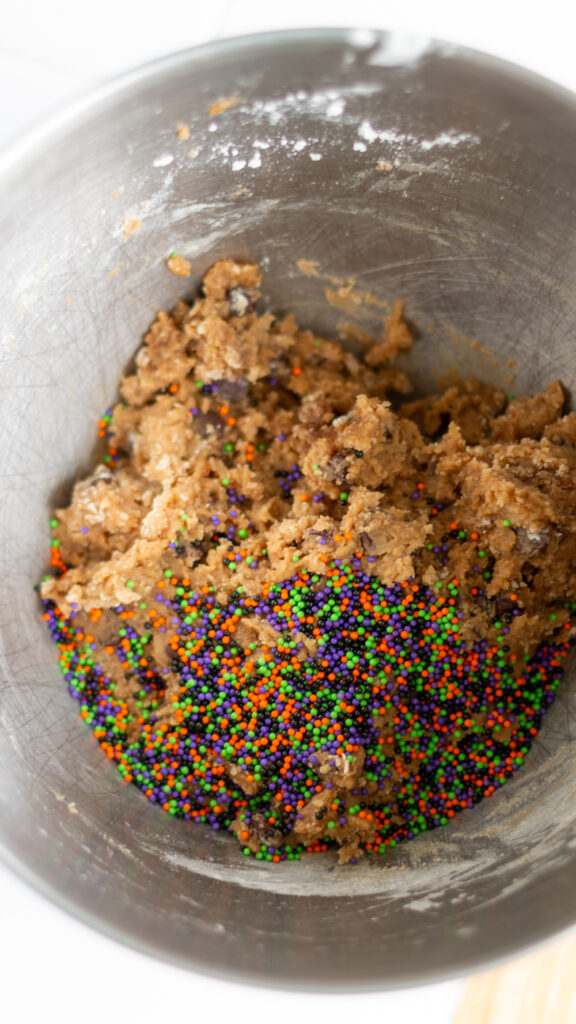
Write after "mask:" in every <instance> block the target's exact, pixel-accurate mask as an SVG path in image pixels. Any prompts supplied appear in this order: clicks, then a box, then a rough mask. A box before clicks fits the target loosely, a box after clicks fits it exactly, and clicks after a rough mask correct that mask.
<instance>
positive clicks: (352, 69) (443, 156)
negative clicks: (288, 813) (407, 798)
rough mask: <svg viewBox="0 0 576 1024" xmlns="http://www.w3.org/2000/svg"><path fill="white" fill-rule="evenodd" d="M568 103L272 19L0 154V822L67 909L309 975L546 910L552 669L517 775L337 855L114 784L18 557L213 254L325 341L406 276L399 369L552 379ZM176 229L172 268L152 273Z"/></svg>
mask: <svg viewBox="0 0 576 1024" xmlns="http://www.w3.org/2000/svg"><path fill="white" fill-rule="evenodd" d="M575 122H576V101H575V100H574V98H573V97H572V96H571V95H569V94H567V93H565V92H563V91H562V90H560V89H558V88H556V87H554V86H553V85H551V84H550V83H547V82H545V81H543V80H541V79H539V78H537V77H535V76H532V75H530V74H528V73H526V72H523V71H521V70H519V69H517V68H514V67H511V66H508V65H505V64H502V63H501V62H498V61H495V60H492V59H490V58H488V57H485V56H482V55H479V54H476V53H473V52H471V51H466V50H461V49H458V48H454V47H449V46H447V45H445V44H442V43H437V42H433V41H426V40H414V39H409V40H406V39H403V38H400V37H398V36H395V35H387V34H377V33H358V32H354V31H349V32H348V31H325V32H324V31H323V32H296V33H284V34H280V35H272V36H257V37H252V38H246V39H239V40H231V41H225V42H221V43H217V44H213V45H209V46H207V47H202V48H199V49H196V50H192V51H189V52H187V53H183V54H180V55H176V56H175V57H171V58H168V59H166V60H163V61H160V62H159V63H157V64H155V65H153V66H151V67H150V68H146V69H144V70H143V71H138V72H135V73H133V74H131V75H129V76H127V77H125V78H124V79H122V80H120V81H119V82H117V83H114V84H113V85H111V86H110V87H107V88H105V89H103V90H101V91H100V92H99V93H97V94H95V95H94V96H93V97H92V98H90V99H89V100H88V101H86V102H84V103H82V104H80V105H77V106H76V107H75V108H74V109H73V110H71V111H70V112H69V113H68V114H67V115H66V117H63V118H61V119H59V120H57V121H54V122H52V124H51V125H49V126H48V127H47V128H46V129H41V130H39V131H38V132H37V134H36V136H35V137H32V138H31V139H30V140H28V141H27V142H26V143H25V144H23V145H21V146H20V148H19V149H18V150H17V151H15V152H13V153H12V155H11V156H10V157H8V158H6V159H5V160H4V162H3V164H2V166H1V168H0V186H1V191H0V222H1V226H2V230H1V232H0V239H1V243H0V244H1V246H2V249H3V266H4V274H3V278H2V282H3V283H2V308H3V318H2V335H1V347H0V356H1V361H0V387H1V394H2V404H1V411H2V417H3V425H4V443H3V445H2V450H1V453H0V459H1V466H2V469H1V473H2V480H3V483H4V489H3V499H2V504H1V511H0V515H1V517H2V531H1V538H2V573H1V581H2V605H1V609H2V610H1V613H0V614H1V622H2V647H1V652H2V687H1V691H0V721H1V731H0V775H1V779H2V786H1V787H0V794H1V795H0V838H1V842H2V850H3V855H4V858H5V860H6V861H7V862H8V863H10V864H11V865H13V866H14V867H15V868H16V870H18V871H19V872H20V873H21V874H22V875H23V876H24V877H26V878H28V879H29V880H30V881H31V882H32V883H33V884H34V885H35V886H37V887H38V888H39V889H40V890H41V891H43V892H44V893H45V894H47V895H48V896H50V898H52V899H53V900H55V901H56V902H57V903H59V904H60V905H62V906H64V907H66V908H67V909H68V910H70V911H71V912H73V913H75V914H76V915H78V916H79V917H81V918H82V919H83V920H85V921H87V922H88V923H90V924H92V925H93V926H95V927H97V928H99V929H101V930H102V931H104V932H106V933H107V934H109V935H111V936H114V937H116V938H118V939H120V940H122V941H124V942H126V943H128V944H130V945H133V946H135V947H137V948H139V949H141V950H143V951H145V952H147V953H150V954H152V955H155V956H158V957H161V958H163V959H166V960H169V961H172V962H174V963H177V964H180V965H182V966H189V967H192V968H196V969H200V970H203V971H206V972H209V973H213V974H217V975H220V976H226V977H230V978H239V979H244V980H247V981H253V982H258V983H263V984H276V985H284V986H299V987H315V988H323V989H354V988H385V987H393V986H399V985H406V984H413V983H417V982H423V981H427V980H433V979H439V978H443V977H447V976H450V975H453V974H456V973H459V972H462V971H465V970H468V969H470V968H472V967H476V966H479V965H481V964H483V963H487V962H490V961H492V960H495V959H499V958H502V957H505V956H507V955H510V954H512V953H514V952H515V951H518V950H520V949H521V948H523V947H524V946H526V945H528V944H532V943H535V942H538V941H541V940H543V939H545V938H546V937H548V936H550V935H552V934H553V933H555V932H557V931H559V930H561V929H562V928H565V927H568V926H569V925H571V924H572V923H573V922H574V919H575V918H576V896H575V895H574V891H573V885H572V884H571V880H572V874H573V868H574V862H575V860H576V830H575V827H574V826H575V823H576V810H575V809H574V808H575V806H576V801H575V800H574V790H575V788H576V765H575V763H574V757H573V742H574V738H575V737H574V732H575V727H574V724H573V721H574V716H573V701H574V696H573V692H572V687H571V685H570V672H569V671H568V672H567V681H566V683H565V685H564V686H563V687H562V689H561V691H560V693H559V694H558V697H557V699H556V702H555V704H554V706H553V708H552V710H551V711H550V712H549V714H548V715H547V717H546V720H545V723H544V725H543V728H542V732H541V735H540V736H539V737H538V739H537V740H536V742H535V743H534V746H533V748H532V750H531V752H530V754H529V756H528V758H527V760H526V763H525V765H524V766H523V767H522V769H521V771H520V772H519V773H518V774H517V775H516V776H515V777H514V778H513V779H511V780H510V781H508V783H507V785H506V786H505V787H504V788H503V789H502V790H501V791H500V792H498V793H497V794H496V795H495V796H493V797H491V799H489V800H485V801H483V802H482V803H481V804H480V805H479V806H477V807H475V808H474V809H473V810H471V811H464V812H463V813H462V814H460V815H457V816H456V817H455V818H454V820H453V821H452V822H451V823H450V825H449V826H448V827H447V828H444V829H436V830H434V831H433V832H428V833H426V834H424V835H422V836H419V837H417V838H416V839H414V840H413V841H410V842H408V843H403V844H401V845H399V846H398V847H397V848H395V849H389V850H388V852H387V853H386V856H381V857H377V858H376V857H365V858H363V860H361V861H360V862H359V863H358V864H356V865H354V866H350V867H344V868H343V867H339V866H338V865H337V864H336V861H335V858H334V857H333V856H331V855H328V854H326V855H317V856H314V857H308V858H304V859H302V860H300V861H297V862H290V861H288V862H282V863H279V864H274V863H264V862H261V861H255V860H253V859H252V858H247V857H243V855H242V852H241V850H240V848H239V847H238V845H237V844H236V842H235V841H234V839H233V838H232V837H230V836H229V835H226V834H223V833H222V832H214V831H212V830H210V829H208V828H204V827H203V826H194V825H191V824H190V823H189V822H186V821H182V820H176V819H174V818H170V817H169V816H167V815H166V814H165V813H164V812H163V811H162V810H160V809H159V808H156V807H153V806H150V805H148V804H147V803H146V801H145V799H144V797H143V796H142V794H141V793H139V792H138V791H137V790H136V788H135V787H133V786H131V785H125V784H123V783H122V781H121V779H120V778H119V776H118V774H117V772H116V770H115V768H114V767H113V765H112V764H111V763H109V762H107V761H106V759H105V758H104V757H103V755H102V751H101V750H100V748H99V747H98V744H97V743H96V741H95V740H94V738H93V737H92V735H91V734H90V732H89V730H87V729H86V727H85V725H84V724H83V723H82V721H81V720H80V719H79V717H78V713H77V706H76V705H75V704H74V702H73V701H71V700H70V697H69V695H68V693H67V692H66V686H65V684H64V683H63V680H62V677H61V675H60V673H59V670H58V666H57V658H56V653H55V651H54V649H53V647H52V645H51V644H50V641H49V638H48V636H47V634H46V630H45V626H44V623H43V622H42V618H41V609H40V607H39V603H38V597H37V594H36V593H35V591H34V585H35V583H36V582H37V579H38V576H39V574H40V573H41V571H42V566H43V565H45V552H46V549H47V546H48V544H49V527H48V517H49V511H50V509H51V508H53V507H55V506H61V505H63V504H65V503H66V502H67V500H68V498H69V494H70V488H71V484H72V483H73V481H74V479H76V478H78V477H79V476H82V475H86V473H87V472H88V471H89V469H90V468H91V465H92V464H93V451H92V443H93V427H94V424H95V422H97V420H98V419H99V417H100V416H101V414H102V412H103V410H104V409H106V408H107V407H108V406H109V405H110V404H111V402H113V401H114V398H115V393H116V387H117V382H118V379H119V377H120V375H121V373H122V372H123V371H124V370H125V368H126V366H127V365H128V363H129V360H130V359H131V357H132V355H133V353H134V350H135V347H136V345H137V342H138V338H139V337H141V335H142V334H143V332H144V331H145V330H146V329H147V327H148V325H149V323H150V322H151V321H152V319H153V318H154V315H155V313H156V311H157V310H158V309H160V308H162V309H171V308H172V307H173V306H174V305H175V304H176V302H177V301H178V300H179V299H181V298H186V299H190V298H191V297H192V296H193V294H194V291H195V289H196V287H197V285H198V284H199V282H200V280H201V278H202V276H203V275H204V273H205V272H206V270H207V269H208V268H209V267H210V266H211V265H212V264H214V263H215V262H216V261H217V260H219V259H223V258H226V257H230V256H232V257H234V258H235V259H237V260H249V261H257V262H260V263H261V265H262V266H263V269H264V271H265V276H264V286H263V287H264V295H263V298H262V300H261V301H262V305H263V308H265V309H270V310H273V311H274V312H278V313H283V312H288V311H291V312H294V314H295V315H296V317H297V320H298V322H299V323H300V324H301V325H302V326H303V327H308V328H310V329H312V330H313V331H315V332H317V333H318V334H320V335H324V336H326V337H338V336H339V333H341V332H342V329H343V325H346V333H347V336H348V338H349V339H350V344H353V343H354V336H355V337H356V343H357V339H358V338H359V337H360V336H361V335H360V332H364V333H365V334H373V335H374V334H375V335H378V334H379V333H380V332H381V330H382V320H383V315H384V314H385V312H386V308H387V307H386V303H387V302H391V301H392V300H394V299H398V298H401V299H403V300H404V302H405V308H406V313H407V316H408V318H409V320H410V322H411V324H412V325H414V326H415V327H416V328H417V331H418V335H419V337H418V339H417V342H416V348H415V354H413V355H412V356H411V357H410V356H408V357H406V360H407V361H406V363H404V364H403V365H402V368H403V369H405V368H406V365H407V362H409V363H410V376H411V379H412V380H413V381H414V383H415V385H416V390H417V392H418V391H419V392H420V393H424V392H430V391H431V390H433V389H435V388H439V387H440V386H441V385H442V384H443V383H445V382H446V381H447V380H450V379H451V375H452V378H454V377H455V376H459V377H466V376H469V375H471V374H474V375H475V376H477V377H478V378H480V379H482V380H485V381H487V382H489V383H493V384H495V385H497V386H504V387H505V388H506V389H507V390H509V391H513V392H514V393H515V394H517V395H524V394H531V393H536V392H539V391H542V389H543V388H545V387H546V386H548V385H549V384H551V383H552V382H553V381H555V380H558V379H560V380H562V381H563V382H564V384H565V386H566V387H567V388H568V389H570V388H571V387H573V381H574V377H575V369H576V359H575V355H574V352H575V351H576V350H575V341H576V339H575V333H576V331H575V327H574V324H575V323H576V248H575V245H574V241H573V239H574V238H575V237H576V232H575V230H574V229H575V228H576V224H575V223H574V222H575V220H576V213H575V212H574V204H573V201H572V187H573V181H574V173H575V170H576V143H575V142H574V138H575V133H574V126H575ZM172 254H176V255H175V257H173V256H172ZM179 257H181V258H182V259H185V260H187V261H188V262H189V263H190V267H191V277H190V278H189V279H187V278H184V277H182V276H178V275H177V274H170V273H169V272H168V271H167V269H166V262H167V261H168V260H171V259H174V258H175V259H178V258H179ZM176 268H180V269H181V268H182V265H181V264H179V263H178V262H177V263H176ZM402 358H404V357H402ZM567 596H572V595H567Z"/></svg>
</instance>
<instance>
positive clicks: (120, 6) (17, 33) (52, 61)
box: [0, 0, 576, 1024]
mask: <svg viewBox="0 0 576 1024" xmlns="http://www.w3.org/2000/svg"><path fill="white" fill-rule="evenodd" d="M572 9H573V5H572V4H571V3H570V0H548V2H547V3H546V5H545V7H542V6H541V5H529V4H527V3H526V2H525V0H523V2H520V0H484V2H483V3H482V4H481V5H472V4H469V3H465V2H463V0H435V2H431V0H401V2H397V0H388V2H387V3H386V4H384V3H383V2H382V0H355V3H354V4H353V5H352V6H351V5H350V4H345V3H344V2H343V0H330V2H328V0H291V2H290V3H289V4H287V5H286V8H284V6H283V5H273V4H272V3H271V0H267V2H264V0H252V2H249V3H247V2H246V0H244V2H241V0H211V2H210V3H209V4H201V3H197V2H196V3H194V0H171V2H170V4H167V5H162V4H157V3H155V4H152V3H150V2H147V0H139V2H136V0H83V2H78V0H76V2H72V0H50V3H47V2H45V0H28V3H26V4H25V3H19V4H18V3H16V4H13V5H12V9H11V10H10V13H7V11H6V10H4V11H3V16H2V30H1V34H0V146H1V145H3V144H4V143H6V142H8V141H9V140H11V139H12V138H14V137H16V136H17V135H18V134H20V133H21V132H22V131H24V130H25V129H26V128H27V127H28V126H30V125H32V124H34V123H38V122H41V120H42V119H43V118H44V117H46V115H48V114H49V113H50V112H51V111H53V110H54V109H57V108H58V107H59V106H61V105H62V104H63V103H65V102H66V101H67V100H69V99H71V98H73V97H75V96H77V95H78V94H80V93H82V92H85V91H86V90H88V89H89V88H90V87H91V86H92V85H95V84H97V83H98V82H101V81H102V80H103V79H105V78H107V77H109V76H111V75H116V74H118V73H120V72H122V71H124V70H126V69H127V68H130V67H133V66H134V65H136V64H139V63H142V62H144V61H147V60H150V59H152V58H154V57H158V56H161V55H162V54H166V53H169V52H171V51H174V50H178V49H183V48H185V47H187V46H191V45H194V44H196V43H201V42H206V41H207V40H209V39H211V38H215V37H221V36H232V35H241V34H245V33H249V32H256V31H264V30H269V29H277V28H295V27H306V26H309V27H312V26H314V27H318V26H327V25H332V26H350V25H351V24H352V22H354V24H355V25H356V26H357V27H367V28H368V27H369V28H391V29H397V30H402V31H405V32H407V33H412V34H423V35H432V36H436V37H439V38H444V39H448V40H450V41H452V42H456V43H460V44H464V45H468V46H473V47H476V48H477V49H481V50H486V51H488V52H490V53H493V54H495V55H497V56H500V57H504V58H506V59H508V60H512V61H515V62H516V63H518V64H523V65H525V66H526V67H529V68H531V69H532V70H534V71H538V72H540V73H541V74H544V75H547V76H548V77H549V78H553V79H555V80H556V81H557V82H560V83H561V84H562V85H565V86H567V87H568V88H571V89H574V90H575V91H576V61H575V60H574V41H573V32H572V31H571V28H572V22H573V15H572ZM0 963H1V965H2V966H1V979H2V980H1V983H0V1013H1V1014H2V1018H3V1019H4V1020H5V1021H6V1022H7V1024H27V1022H28V1021H32V1020H34V1021H37V1020H39V1021H41V1020H44V1019H48V1020H50V1021H52V1020H54V1021H58V1022H59V1024H68V1022H70V1024H71V1022H73V1021H74V1022H76V1021H78V1022H81V1024H96V1022H98V1024H105V1022H107V1021H113V1022H114V1024H122V1021H123V1020H129V1021H130V1022H134V1024H147V1022H152V1021H162V1022H164V1019H165V1020H166V1021H170V1020H175V1019H176V1020H178V1021H180V1020H182V1021H184V1022H187V1021H193V1020H194V1021H195V1020H198V1019H199V1018H202V1017H203V1015H204V1013H206V1014H210V1016H211V1017H212V1018H213V1019H214V1020H215V1021H220V1020H225V1019H231V1020H234V1021H235V1022H240V1024H241V1022H243V1021H248V1020H250V1022H251V1024H259V1022H260V1020H270V1021H271V1022H272V1024H284V1022H285V1021H288V1020H289V1019H290V1020H293V1019H294V1017H295V1016H296V1018H297V1017H298V1016H300V1017H301V1018H302V1019H304V1020H305V1021H308V1020H310V1019H311V1018H312V1016H313V1015H317V1014H321V1015H322V1017H325V1018H326V1019H328V1020H336V1021H340V1020H342V1021H343V1020H344V1019H348V1018H349V1017H350V1015H351V1014H353V1015H354V1016H356V1015H359V1016H363V1015H364V1014H367V1013H368V1014H371V1015H376V1017H377V1019H380V1020H382V1021H384V1020H385V1019H395V1018H397V1019H398V1020H400V1021H402V1022H406V1024H410V1022H412V1021H414V1022H416V1021H423V1022H426V1024H450V1022H451V1021H452V1019H453V1015H454V1012H455V1008H456V1006H457V1003H458V1001H459V999H460V996H461V993H462V989H463V982H459V981H455V982H447V983H445V984H443V985H435V986H427V987H425V988H419V989H410V990H405V991H401V992H393V993H380V994H366V995H334V996H332V995H309V994H299V993H276V992H271V991H266V990H260V989H254V988H251V987H244V986H238V985H232V984H228V983H225V982H219V981H215V980H214V979H209V978H204V977H200V976H199V975H195V974H191V973H187V972H184V971H181V970H179V969H177V968H173V967H170V966H167V965H165V964H161V963H159V962H156V961H153V960H150V959H148V958H146V957H144V956H142V955H141V954H139V953H136V952H134V951H132V950H129V949H126V948H124V947H122V946H119V945H117V944H116V943H114V942H112V941H111V940H108V939H106V938H104V937H103V936H101V935H99V934H97V933H96V932H94V931H92V930H91V929H89V928H87V927H85V926H84V925H82V924H80V923H79V922H77V921H75V920H74V919H72V918H71V917H69V916H68V915H66V914H65V913H64V912H63V911H61V910H59V909H58V908H56V907H53V906H52V905H51V904H50V903H48V902H47V901H46V900H44V899H43V898H42V897H41V896H39V895H37V894H36V893H35V892H33V891H32V890H31V889H29V888H28V887H27V886H25V885H24V883H23V882H21V881H20V880H19V879H18V878H16V877H15V876H14V875H13V874H12V873H10V872H9V871H8V870H7V869H5V868H3V867H2V866H1V865H0ZM166 1005H168V1006H169V1010H168V1013H167V1014H166V1011H165V1010H164V1009H163V1007H164V1006H166ZM526 1024H532V1022H526Z"/></svg>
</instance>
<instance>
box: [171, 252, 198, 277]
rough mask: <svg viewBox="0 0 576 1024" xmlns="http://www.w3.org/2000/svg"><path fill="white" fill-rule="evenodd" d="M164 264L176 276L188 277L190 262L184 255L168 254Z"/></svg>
mask: <svg viewBox="0 0 576 1024" xmlns="http://www.w3.org/2000/svg"><path fill="white" fill-rule="evenodd" d="M166 266H167V267H168V270H170V271H171V272H172V273H173V274H176V276H177V277H190V274H191V271H192V264H191V263H190V260H187V259H185V258H184V256H170V257H169V259H167V260H166Z"/></svg>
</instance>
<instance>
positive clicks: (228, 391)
mask: <svg viewBox="0 0 576 1024" xmlns="http://www.w3.org/2000/svg"><path fill="white" fill-rule="evenodd" d="M249 386H250V385H249V383H248V381H247V380H216V381H214V383H213V385H212V387H213V388H215V389H216V390H217V391H218V395H219V396H220V398H223V399H225V401H226V402H242V401H243V400H244V399H245V398H246V395H247V394H248V388H249Z"/></svg>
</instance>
